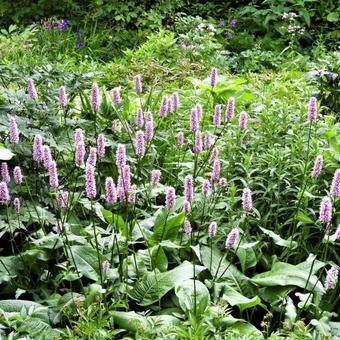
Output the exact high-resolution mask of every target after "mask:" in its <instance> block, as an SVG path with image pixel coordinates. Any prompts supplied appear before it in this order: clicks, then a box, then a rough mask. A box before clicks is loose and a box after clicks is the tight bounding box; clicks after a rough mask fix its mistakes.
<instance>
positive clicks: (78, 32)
mask: <svg viewBox="0 0 340 340" xmlns="http://www.w3.org/2000/svg"><path fill="white" fill-rule="evenodd" d="M75 35H76V36H77V37H78V38H81V37H82V36H83V33H81V32H80V31H79V29H77V30H76V33H75Z"/></svg>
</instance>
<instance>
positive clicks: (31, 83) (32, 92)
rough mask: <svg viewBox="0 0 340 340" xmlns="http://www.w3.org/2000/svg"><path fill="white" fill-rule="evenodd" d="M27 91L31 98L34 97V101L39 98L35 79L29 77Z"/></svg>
mask: <svg viewBox="0 0 340 340" xmlns="http://www.w3.org/2000/svg"><path fill="white" fill-rule="evenodd" d="M27 92H28V95H29V96H30V97H31V99H33V100H34V101H37V100H38V95H37V90H36V89H35V85H34V81H33V79H32V78H29V79H28V81H27Z"/></svg>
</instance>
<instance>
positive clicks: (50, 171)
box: [48, 161, 59, 189]
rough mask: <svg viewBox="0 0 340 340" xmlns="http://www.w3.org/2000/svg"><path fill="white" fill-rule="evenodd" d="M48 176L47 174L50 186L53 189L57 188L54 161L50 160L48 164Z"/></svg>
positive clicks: (56, 173) (57, 182) (56, 172)
mask: <svg viewBox="0 0 340 340" xmlns="http://www.w3.org/2000/svg"><path fill="white" fill-rule="evenodd" d="M48 176H49V183H50V187H51V188H53V189H56V188H58V186H59V181H58V171H57V164H56V162H55V161H51V162H50V163H49V164H48Z"/></svg>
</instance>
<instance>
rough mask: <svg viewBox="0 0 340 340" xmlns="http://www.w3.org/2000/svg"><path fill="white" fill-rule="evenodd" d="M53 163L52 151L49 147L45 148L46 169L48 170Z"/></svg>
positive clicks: (44, 160) (45, 146)
mask: <svg viewBox="0 0 340 340" xmlns="http://www.w3.org/2000/svg"><path fill="white" fill-rule="evenodd" d="M51 161H52V155H51V150H50V147H49V146H48V145H44V146H43V162H44V168H45V169H46V170H48V166H49V164H50V162H51Z"/></svg>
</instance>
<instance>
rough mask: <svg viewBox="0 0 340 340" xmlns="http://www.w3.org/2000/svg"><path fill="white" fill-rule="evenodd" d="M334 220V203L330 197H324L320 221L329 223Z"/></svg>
mask: <svg viewBox="0 0 340 340" xmlns="http://www.w3.org/2000/svg"><path fill="white" fill-rule="evenodd" d="M331 220H332V202H331V200H330V198H329V197H328V196H325V197H323V199H322V201H321V204H320V211H319V221H320V222H322V223H326V224H327V223H329V222H330V221H331Z"/></svg>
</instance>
